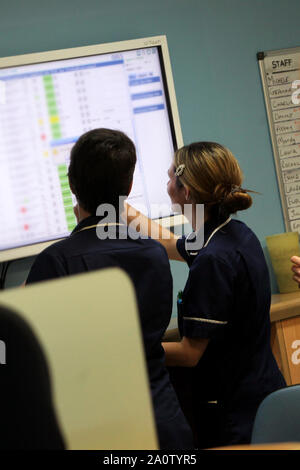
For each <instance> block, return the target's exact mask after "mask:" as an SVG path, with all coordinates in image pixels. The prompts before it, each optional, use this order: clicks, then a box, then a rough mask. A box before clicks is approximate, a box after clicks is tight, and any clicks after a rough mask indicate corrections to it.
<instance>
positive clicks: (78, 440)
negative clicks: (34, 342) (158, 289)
mask: <svg viewBox="0 0 300 470" xmlns="http://www.w3.org/2000/svg"><path fill="white" fill-rule="evenodd" d="M0 305H3V306H6V307H10V308H12V309H14V310H17V311H18V312H21V313H22V316H23V318H24V319H25V320H26V321H27V322H28V324H29V325H30V327H31V328H32V330H33V331H34V333H35V335H36V337H37V338H38V341H39V343H40V344H41V345H42V347H43V349H44V351H45V355H46V358H47V361H48V364H49V369H50V376H51V379H52V383H53V398H54V405H55V410H56V413H57V417H58V422H59V426H60V429H61V431H62V434H63V437H64V441H65V443H66V447H67V448H69V449H157V448H158V447H157V437H156V432H155V427H154V419H153V412H152V402H151V396H150V387H149V384H148V377H147V372H146V363H145V358H144V351H143V342H142V337H141V331H140V324H139V317H138V313H137V304H136V298H135V292H134V288H133V285H132V283H131V281H130V279H129V277H128V276H127V275H126V274H125V273H124V272H122V271H121V270H120V269H117V268H113V269H102V270H100V271H93V272H89V273H84V274H79V275H76V276H70V277H65V278H60V279H55V280H51V281H46V282H39V283H37V284H32V285H29V286H27V287H25V288H23V289H22V288H17V289H8V290H7V291H5V292H2V293H0ZM0 340H1V331H0ZM21 353H22V351H21V350H20V354H21ZM8 359H9V357H8V353H7V364H6V365H3V366H2V365H0V367H7V368H9V367H10V364H9V362H8Z"/></svg>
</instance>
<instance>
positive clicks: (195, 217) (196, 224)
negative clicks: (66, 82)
mask: <svg viewBox="0 0 300 470" xmlns="http://www.w3.org/2000/svg"><path fill="white" fill-rule="evenodd" d="M210 218H211V217H210V214H209V212H208V210H207V208H206V207H205V206H204V217H202V212H200V211H199V210H197V204H193V205H192V212H191V214H190V216H189V217H188V219H189V222H190V224H191V226H192V228H193V230H194V231H195V232H197V231H198V230H200V228H201V227H202V226H203V224H205V222H207V221H208V220H209V219H210Z"/></svg>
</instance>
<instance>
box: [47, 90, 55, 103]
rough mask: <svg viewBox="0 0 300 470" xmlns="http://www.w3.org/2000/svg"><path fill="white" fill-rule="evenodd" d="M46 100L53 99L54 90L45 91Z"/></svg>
mask: <svg viewBox="0 0 300 470" xmlns="http://www.w3.org/2000/svg"><path fill="white" fill-rule="evenodd" d="M46 97H47V101H48V100H49V101H53V100H54V99H55V93H54V90H53V91H50V92H48V93H46Z"/></svg>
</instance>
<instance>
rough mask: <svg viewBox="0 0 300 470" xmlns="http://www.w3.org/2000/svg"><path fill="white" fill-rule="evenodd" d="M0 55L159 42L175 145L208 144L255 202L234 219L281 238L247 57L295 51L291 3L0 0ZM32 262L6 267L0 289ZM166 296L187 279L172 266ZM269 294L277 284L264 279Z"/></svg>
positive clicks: (253, 67) (295, 6) (256, 86)
mask: <svg viewBox="0 0 300 470" xmlns="http://www.w3.org/2000/svg"><path fill="white" fill-rule="evenodd" d="M0 6H1V10H0V12H1V13H0V56H2V57H4V56H10V55H17V54H24V53H30V52H38V51H44V50H51V49H62V48H68V47H76V46H84V45H89V44H97V43H102V42H111V41H120V40H126V39H134V38H139V37H145V36H153V35H160V34H166V35H167V38H168V44H169V49H170V55H171V62H172V67H173V75H174V81H175V88H176V93H177V99H178V107H179V113H180V118H181V125H182V131H183V138H184V142H185V143H188V142H191V141H194V140H215V141H219V142H220V143H222V144H224V145H226V146H228V147H229V148H230V149H231V150H232V151H233V152H234V153H235V155H236V156H237V158H238V159H239V161H240V164H241V167H242V169H243V171H244V174H245V183H244V186H245V187H246V188H249V189H254V190H257V191H259V192H261V193H262V196H255V203H254V206H253V207H252V208H251V209H249V210H248V211H247V212H246V213H245V214H243V213H241V216H240V218H241V219H242V220H243V221H245V222H246V223H248V224H249V225H250V226H251V227H252V228H253V230H254V231H255V232H256V234H257V235H258V237H259V239H260V241H261V242H262V245H263V247H264V248H265V236H266V235H268V234H273V233H280V232H282V231H284V223H283V216H282V211H281V205H280V198H279V192H278V187H277V181H276V176H275V167H274V163H273V156H272V149H271V142H270V137H269V133H268V126H267V119H266V112H265V107H264V100H263V93H262V87H261V83H260V75H259V70H258V65H257V60H256V52H258V51H261V50H271V49H280V48H288V47H294V46H299V45H300V2H299V0H285V1H282V0H248V1H247V0H151V1H149V0H110V1H99V0H85V1H82V0H52V1H51V2H45V1H43V0H26V1H24V2H20V0H10V1H8V2H4V1H3V0H1V5H0ZM31 262H32V259H28V260H21V261H17V262H15V263H13V264H12V265H11V266H10V269H9V272H8V279H7V286H12V285H16V284H18V283H19V282H21V281H23V279H24V278H25V277H26V273H27V270H28V267H29V265H30V263H31ZM172 271H173V275H174V284H175V290H177V289H178V288H180V287H182V285H183V284H184V280H185V277H186V275H187V270H186V267H185V266H184V265H183V264H181V263H172ZM272 288H273V292H275V291H276V283H275V281H274V278H273V277H272Z"/></svg>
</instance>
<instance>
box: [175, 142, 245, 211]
mask: <svg viewBox="0 0 300 470" xmlns="http://www.w3.org/2000/svg"><path fill="white" fill-rule="evenodd" d="M174 164H175V168H177V169H178V174H177V175H176V176H177V178H178V180H179V181H180V183H181V184H183V185H185V186H186V187H187V188H188V189H189V190H190V195H191V199H192V201H193V202H195V203H197V204H205V205H206V206H211V207H212V206H219V207H220V210H221V212H222V213H223V214H224V215H230V214H234V213H235V212H237V211H241V210H246V209H248V208H249V207H250V206H251V205H252V197H251V196H250V195H249V194H248V190H245V189H243V188H242V187H241V184H242V181H243V174H242V171H241V169H240V166H239V164H238V161H237V159H236V158H235V157H234V155H233V154H232V153H231V151H230V150H228V149H227V148H226V147H223V146H222V145H220V144H218V143H216V142H194V143H192V144H190V145H187V146H185V147H182V148H181V149H179V150H177V151H176V152H175V156H174ZM181 168H184V171H182V172H181V171H180V174H179V169H181ZM250 192H253V191H250Z"/></svg>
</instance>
